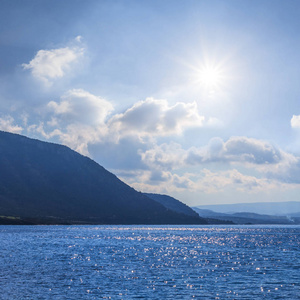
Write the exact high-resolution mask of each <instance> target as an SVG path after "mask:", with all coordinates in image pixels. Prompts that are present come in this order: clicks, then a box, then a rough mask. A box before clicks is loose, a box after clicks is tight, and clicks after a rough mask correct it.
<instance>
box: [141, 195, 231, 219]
mask: <svg viewBox="0 0 300 300" xmlns="http://www.w3.org/2000/svg"><path fill="white" fill-rule="evenodd" d="M144 194H145V195H146V196H148V197H149V198H151V199H153V200H155V201H157V202H159V203H160V204H162V205H163V206H165V207H166V208H168V209H170V210H173V211H175V212H177V213H180V214H184V215H188V216H191V217H196V216H198V217H199V216H200V217H202V216H201V215H200V214H198V212H196V211H195V210H194V209H192V208H191V207H189V206H187V205H186V204H184V203H182V202H181V201H179V200H177V199H175V198H173V197H170V196H168V195H160V194H150V193H144ZM202 218H203V219H205V221H206V222H207V224H214V225H217V224H219V225H221V224H222V225H230V224H231V225H232V224H234V223H233V222H232V221H227V220H222V219H218V218H212V217H211V216H209V215H207V216H205V217H202Z"/></svg>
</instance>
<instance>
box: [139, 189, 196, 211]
mask: <svg viewBox="0 0 300 300" xmlns="http://www.w3.org/2000/svg"><path fill="white" fill-rule="evenodd" d="M144 195H146V196H147V197H149V198H151V199H153V200H155V201H156V202H158V203H160V204H162V205H163V206H164V207H166V208H168V209H170V210H173V211H176V212H177V213H181V214H184V215H188V216H193V217H196V216H198V214H197V213H196V212H195V211H194V210H193V209H191V208H190V207H189V206H187V205H186V204H184V203H182V202H181V201H179V200H177V199H175V198H173V197H170V196H168V195H160V194H151V193H144Z"/></svg>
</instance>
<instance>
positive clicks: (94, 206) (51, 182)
mask: <svg viewBox="0 0 300 300" xmlns="http://www.w3.org/2000/svg"><path fill="white" fill-rule="evenodd" d="M7 217H10V218H7ZM11 217H13V218H11ZM10 220H11V222H12V223H14V224H16V223H17V224H19V223H22V222H23V223H26V224H30V223H34V224H35V223H51V224H203V223H206V222H205V220H203V219H201V218H200V217H199V216H188V215H186V214H180V213H176V212H174V211H173V210H170V209H168V208H166V207H165V206H163V205H162V204H160V203H158V202H157V201H154V200H152V199H150V198H149V197H147V196H146V195H144V194H142V193H139V192H137V191H135V190H134V189H133V188H131V187H129V186H128V185H126V184H125V183H124V182H122V181H121V180H119V179H118V178H117V177H116V176H115V175H113V174H112V173H110V172H108V171H107V170H105V169H104V168H103V167H102V166H100V165H98V164H97V163H96V162H94V161H93V160H91V159H90V158H88V157H85V156H82V155H80V154H79V153H77V152H75V151H73V150H71V149H69V148H68V147H65V146H62V145H57V144H52V143H46V142H42V141H39V140H34V139H29V138H27V137H25V136H21V135H17V134H12V133H7V132H3V131H0V223H9V222H10Z"/></svg>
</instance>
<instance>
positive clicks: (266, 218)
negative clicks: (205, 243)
mask: <svg viewBox="0 0 300 300" xmlns="http://www.w3.org/2000/svg"><path fill="white" fill-rule="evenodd" d="M194 210H195V211H196V212H197V213H198V214H199V216H201V217H202V218H206V219H207V220H209V219H213V220H219V221H226V222H231V223H232V224H278V225H279V224H286V225H291V224H292V225H294V224H300V218H299V217H297V216H294V217H290V216H274V215H262V214H256V213H251V212H238V213H232V214H229V213H219V212H215V211H212V210H209V209H200V208H197V207H194ZM214 224H216V222H215V221H214Z"/></svg>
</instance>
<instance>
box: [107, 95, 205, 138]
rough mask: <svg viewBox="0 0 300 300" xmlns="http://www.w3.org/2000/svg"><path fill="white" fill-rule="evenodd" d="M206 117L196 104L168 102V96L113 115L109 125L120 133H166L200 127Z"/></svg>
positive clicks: (145, 134) (160, 134) (177, 132)
mask: <svg viewBox="0 0 300 300" xmlns="http://www.w3.org/2000/svg"><path fill="white" fill-rule="evenodd" d="M203 124H204V117H203V116H201V115H199V113H198V109H197V104H196V103H195V102H194V103H182V102H178V103H176V104H175V105H173V106H169V104H168V102H167V101H166V100H156V99H153V98H147V99H146V100H144V101H140V102H137V103H136V104H134V105H133V106H132V107H131V108H129V109H128V110H126V111H125V112H124V113H121V114H117V115H115V116H114V117H113V118H111V120H110V122H109V126H110V127H111V128H112V129H113V130H114V131H115V132H118V133H119V134H120V135H123V134H136V135H138V136H140V137H145V136H167V135H174V134H175V135H177V134H181V133H182V132H183V131H184V130H185V129H186V128H189V127H201V126H203Z"/></svg>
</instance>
